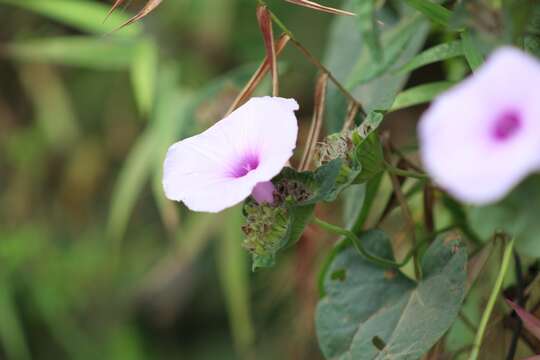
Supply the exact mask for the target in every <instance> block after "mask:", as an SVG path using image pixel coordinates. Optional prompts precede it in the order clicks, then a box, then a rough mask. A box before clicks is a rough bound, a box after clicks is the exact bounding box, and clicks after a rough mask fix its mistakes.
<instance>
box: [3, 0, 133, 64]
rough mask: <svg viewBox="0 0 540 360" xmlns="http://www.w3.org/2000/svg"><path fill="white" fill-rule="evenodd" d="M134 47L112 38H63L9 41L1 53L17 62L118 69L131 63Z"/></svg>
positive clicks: (131, 43)
mask: <svg viewBox="0 0 540 360" xmlns="http://www.w3.org/2000/svg"><path fill="white" fill-rule="evenodd" d="M0 1H1V0H0ZM135 45H136V43H133V42H130V41H129V42H128V41H122V40H119V39H115V38H95V37H91V36H63V37H54V38H44V39H36V40H24V41H18V42H12V43H10V44H8V45H7V46H6V47H5V53H6V55H8V56H10V57H12V58H14V59H16V60H19V61H28V62H40V63H50V64H59V65H70V66H80V67H85V68H90V69H98V70H122V69H126V68H128V67H129V66H130V64H131V63H132V59H133V57H134V54H135V49H136V48H135Z"/></svg>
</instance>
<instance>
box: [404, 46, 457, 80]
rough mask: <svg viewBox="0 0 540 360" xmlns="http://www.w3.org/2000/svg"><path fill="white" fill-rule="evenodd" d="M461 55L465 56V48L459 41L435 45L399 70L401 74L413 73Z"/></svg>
mask: <svg viewBox="0 0 540 360" xmlns="http://www.w3.org/2000/svg"><path fill="white" fill-rule="evenodd" d="M461 55H463V46H462V44H461V41H459V40H456V41H451V42H448V43H443V44H439V45H435V46H433V47H431V48H429V49H427V50H424V51H422V52H421V53H420V54H418V55H416V56H415V57H414V58H412V59H411V61H409V62H408V63H407V64H405V65H404V66H403V67H402V68H400V69H399V73H407V72H411V71H413V70H416V69H418V68H419V67H422V66H424V65H428V64H432V63H435V62H438V61H443V60H447V59H451V58H453V57H456V56H461Z"/></svg>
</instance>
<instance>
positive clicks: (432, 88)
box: [390, 81, 454, 111]
mask: <svg viewBox="0 0 540 360" xmlns="http://www.w3.org/2000/svg"><path fill="white" fill-rule="evenodd" d="M453 84H454V83H452V82H450V81H438V82H433V83H429V84H423V85H418V86H415V87H412V88H410V89H407V90H405V91H402V92H401V93H399V94H398V96H397V97H396V100H394V104H393V105H392V107H391V108H390V111H396V110H399V109H403V108H406V107H409V106H413V105H419V104H423V103H426V102H429V101H431V100H433V99H434V98H435V97H436V96H438V95H439V94H440V93H442V92H443V91H446V90H448V89H449V88H450V87H451V86H452V85H453Z"/></svg>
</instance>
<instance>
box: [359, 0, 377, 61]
mask: <svg viewBox="0 0 540 360" xmlns="http://www.w3.org/2000/svg"><path fill="white" fill-rule="evenodd" d="M375 3H376V1H375V0H355V7H356V18H357V19H358V26H359V28H360V33H361V34H362V38H363V40H364V42H365V43H366V45H367V47H368V48H369V50H370V52H371V56H372V57H373V59H374V60H376V61H381V60H382V57H383V53H382V48H381V41H380V39H379V28H378V27H377V17H376V12H375V9H376V4H375Z"/></svg>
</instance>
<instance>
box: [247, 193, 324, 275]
mask: <svg viewBox="0 0 540 360" xmlns="http://www.w3.org/2000/svg"><path fill="white" fill-rule="evenodd" d="M314 210H315V205H301V206H297V205H289V206H286V207H285V208H282V207H271V206H269V205H255V204H253V203H252V202H250V201H249V200H248V201H247V202H246V204H245V205H244V214H245V216H246V219H247V224H246V225H244V232H245V233H246V235H247V238H246V240H245V241H244V247H246V248H247V249H248V250H249V251H250V252H251V253H252V269H253V271H255V270H257V269H258V268H265V267H271V266H274V264H275V263H276V255H277V253H278V252H279V251H280V250H281V249H283V248H285V247H287V246H290V245H292V244H295V243H296V242H297V241H298V239H299V238H300V236H301V235H302V233H303V232H304V229H305V227H306V225H307V224H308V222H309V221H310V219H311V217H312V215H313V211H314ZM251 218H254V219H255V220H254V221H251V220H250V219H251ZM246 228H248V229H250V230H248V231H247V232H246V230H245V229H246ZM257 229H261V230H257Z"/></svg>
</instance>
